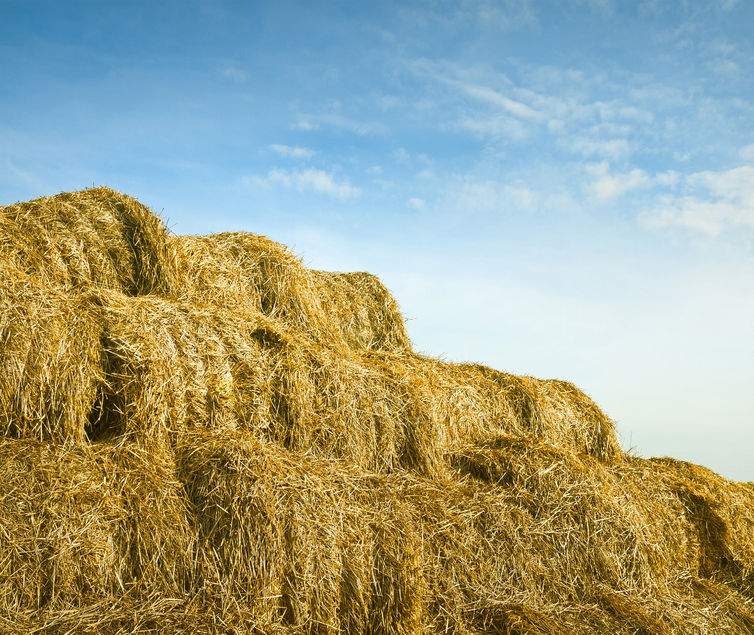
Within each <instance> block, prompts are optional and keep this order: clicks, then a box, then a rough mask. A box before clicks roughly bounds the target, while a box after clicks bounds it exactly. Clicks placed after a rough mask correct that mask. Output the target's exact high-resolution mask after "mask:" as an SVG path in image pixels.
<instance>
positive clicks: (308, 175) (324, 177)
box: [251, 169, 361, 201]
mask: <svg viewBox="0 0 754 635" xmlns="http://www.w3.org/2000/svg"><path fill="white" fill-rule="evenodd" d="M251 181H252V182H253V183H254V184H256V185H261V186H265V187H269V186H271V185H282V186H283V187H286V188H290V189H295V190H298V191H299V192H305V191H312V192H317V193H319V194H325V195H327V196H331V197H333V198H336V199H339V200H342V201H345V200H350V199H354V198H358V197H359V196H360V195H361V190H360V189H359V188H358V187H355V186H353V185H351V184H350V183H348V182H347V181H341V182H338V181H336V180H335V178H334V177H333V175H332V174H330V173H329V172H325V171H324V170H315V169H309V170H270V171H269V172H268V173H267V175H266V176H264V177H259V176H256V177H252V179H251Z"/></svg>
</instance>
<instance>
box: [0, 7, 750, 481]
mask: <svg viewBox="0 0 754 635" xmlns="http://www.w3.org/2000/svg"><path fill="white" fill-rule="evenodd" d="M157 4H159V6H156V5H157ZM752 32H754V2H752V0H739V1H736V0H717V1H712V0H696V1H693V2H691V1H688V2H683V1H674V2H670V1H668V2H661V1H658V0H655V1H651V0H645V1H639V2H631V3H628V2H618V1H617V0H615V1H613V0H571V1H565V2H533V1H527V0H500V1H498V2H478V1H471V0H469V1H464V0H459V1H455V2H400V3H398V2H383V3H343V2H326V3H325V2H315V3H304V2H301V3H295V2H255V3H249V2H237V3H231V2H212V1H206V2H204V1H202V2H192V1H187V2H161V3H150V2H107V3H105V2H102V3H96V2H66V3H56V2H10V1H8V0H0V204H5V203H10V202H14V201H17V200H26V199H30V198H34V197H37V196H41V195H46V194H53V193H56V192H59V191H61V190H75V189H81V188H83V187H87V186H90V185H92V184H106V185H109V186H111V187H114V188H116V189H119V190H121V191H124V192H126V193H129V194H131V195H133V196H136V197H137V198H139V199H140V200H142V201H143V202H145V203H146V204H148V205H150V206H151V207H152V208H153V209H154V210H155V211H157V212H159V213H161V214H162V215H163V217H164V218H166V219H167V220H168V223H169V225H170V227H171V228H172V229H173V231H175V232H178V233H208V232H214V231H224V230H247V231H253V232H257V233H262V234H266V235H268V236H270V237H272V238H273V239H276V240H279V241H281V242H284V243H286V244H288V245H290V246H291V247H292V248H293V249H294V250H295V251H296V252H297V253H299V254H300V255H301V256H302V257H303V258H304V260H305V262H306V264H307V265H309V266H312V267H316V268H320V269H334V270H367V271H372V272H373V273H376V274H377V275H379V276H380V277H381V278H382V279H383V280H384V281H385V283H386V284H387V285H388V287H389V288H390V289H391V290H392V291H393V293H394V294H395V295H396V297H397V298H398V301H399V303H400V305H401V307H402V309H403V311H404V313H405V314H406V316H407V318H408V327H409V331H410V334H411V336H412V339H413V341H414V343H415V345H416V347H417V348H418V349H420V350H422V351H424V352H427V353H430V354H433V355H441V356H444V357H445V358H447V359H450V360H474V361H479V362H482V363H485V364H489V365H491V366H494V367H497V368H501V369H505V370H509V371H513V372H517V373H525V374H532V375H536V376H540V377H559V378H564V379H568V380H571V381H573V382H575V383H576V384H577V385H579V386H580V387H582V388H583V389H584V390H585V391H586V392H588V393H589V394H590V395H591V396H592V397H593V398H594V399H595V400H596V401H597V402H598V403H599V404H600V405H601V406H602V407H603V408H604V409H605V410H606V412H607V413H608V414H609V415H610V416H611V417H613V419H615V421H616V422H617V425H618V429H619V432H620V435H621V438H622V441H623V444H624V447H631V448H633V449H634V451H635V452H637V453H639V454H642V455H648V456H650V455H651V456H656V455H669V456H674V457H678V458H683V459H687V460H691V461H693V462H697V463H701V464H703V465H707V466H709V467H711V468H712V469H714V470H716V471H718V472H720V473H722V474H724V475H726V476H729V477H732V478H737V479H741V480H749V481H754V458H753V457H754V39H753V38H752V37H751V33H752Z"/></svg>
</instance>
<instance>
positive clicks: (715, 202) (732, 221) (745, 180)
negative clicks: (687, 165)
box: [640, 165, 754, 236]
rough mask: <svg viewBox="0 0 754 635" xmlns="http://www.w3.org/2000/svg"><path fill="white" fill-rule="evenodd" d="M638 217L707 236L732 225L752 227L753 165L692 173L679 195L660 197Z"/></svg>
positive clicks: (649, 223) (651, 223) (648, 223)
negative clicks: (649, 208)
mask: <svg viewBox="0 0 754 635" xmlns="http://www.w3.org/2000/svg"><path fill="white" fill-rule="evenodd" d="M640 219H641V221H642V223H643V224H644V225H646V226H648V227H654V228H668V227H674V226H676V227H683V228H686V229H689V230H692V231H697V232H701V233H704V234H707V235H709V236H717V235H718V234H720V233H721V232H722V231H724V230H725V229H729V228H733V227H745V228H748V229H753V230H754V166H751V165H743V166H739V167H737V168H733V169H731V170H724V171H704V172H697V173H694V174H691V175H689V176H688V177H687V178H686V179H685V181H684V192H683V193H682V195H680V196H673V195H664V196H662V197H660V199H659V201H658V203H657V204H656V205H655V206H654V207H653V208H652V209H651V210H649V211H647V212H645V213H644V214H642V215H641V217H640Z"/></svg>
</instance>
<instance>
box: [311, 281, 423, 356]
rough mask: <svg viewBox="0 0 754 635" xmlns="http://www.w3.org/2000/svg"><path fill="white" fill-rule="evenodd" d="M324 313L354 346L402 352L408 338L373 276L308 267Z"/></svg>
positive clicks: (408, 344)
mask: <svg viewBox="0 0 754 635" xmlns="http://www.w3.org/2000/svg"><path fill="white" fill-rule="evenodd" d="M310 273H311V275H312V277H313V278H314V284H315V287H316V289H317V294H318V296H319V298H320V303H321V306H322V309H323V310H324V312H325V315H327V316H328V317H329V319H330V320H333V321H334V322H335V326H336V327H337V329H338V330H339V331H340V334H341V336H342V337H343V339H344V340H345V342H346V343H347V344H348V345H349V346H351V347H352V348H355V349H366V350H382V351H391V352H402V351H410V350H411V340H409V337H408V333H407V332H406V325H405V322H404V320H403V316H402V315H401V312H400V309H399V308H398V303H397V302H396V301H395V298H394V297H393V296H392V295H391V293H390V291H388V290H387V288H386V287H385V285H383V284H382V282H381V281H380V279H379V278H378V277H377V276H373V275H372V274H371V273H365V272H355V273H339V272H331V271H316V270H312V271H311V272H310Z"/></svg>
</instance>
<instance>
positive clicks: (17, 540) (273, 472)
mask: <svg viewBox="0 0 754 635" xmlns="http://www.w3.org/2000/svg"><path fill="white" fill-rule="evenodd" d="M0 270H1V271H2V274H3V275H2V277H0V631H4V630H6V631H9V632H20V631H34V630H35V629H37V630H39V629H41V630H44V631H46V632H154V631H158V632H186V633H189V632H197V631H198V632H259V633H274V632H281V633H283V632H285V633H294V632H296V633H298V632H322V633H336V632H341V633H419V632H438V633H440V632H442V633H449V632H456V633H479V632H496V633H498V632H499V633H524V632H526V633H529V632H538V633H562V632H573V633H578V632H605V633H608V632H609V633H636V632H648V633H649V632H651V633H663V632H668V633H670V632H712V631H717V632H746V630H747V629H749V630H752V629H754V615H752V603H754V588H753V587H754V513H753V512H752V510H754V487H753V486H751V485H750V484H749V485H746V484H737V483H731V482H729V481H726V480H725V479H722V478H721V477H718V476H717V475H714V474H713V473H711V472H709V471H707V470H704V469H703V468H698V467H696V466H691V465H688V464H684V463H680V462H674V461H670V460H643V459H638V458H635V457H631V456H628V455H625V454H624V453H623V452H622V451H621V450H620V447H619V445H618V443H617V439H616V435H615V430H614V426H613V423H612V422H611V421H610V419H609V418H608V417H606V416H605V414H604V413H603V412H602V411H601V410H600V409H599V407H598V406H597V405H596V404H594V402H593V401H591V399H589V397H587V396H586V395H584V394H583V393H582V392H581V391H579V390H578V389H577V388H576V387H574V386H573V385H571V384H569V383H567V382H562V381H555V380H540V379H535V378H531V377H518V376H514V375H510V374H507V373H503V372H500V371H496V370H494V369H490V368H486V367H483V366H478V365H469V364H449V363H445V362H441V361H439V360H435V359H432V358H428V357H424V356H421V355H418V354H416V353H415V352H414V351H413V350H412V348H411V345H410V342H409V340H408V337H407V335H406V330H405V326H404V323H403V320H402V318H401V316H400V312H399V310H398V307H397V304H396V302H395V300H394V299H393V298H392V297H391V296H390V294H389V292H388V291H387V290H386V289H385V287H384V286H383V285H382V284H381V283H380V282H379V280H377V279H376V278H374V277H373V276H370V275H369V274H362V273H357V274H343V273H329V272H320V271H313V270H309V269H307V268H305V267H304V266H303V265H302V263H301V262H300V261H299V260H298V259H297V258H296V257H295V256H293V254H291V253H290V252H289V251H288V250H287V249H286V248H284V247H283V246H281V245H279V244H277V243H274V242H272V241H270V240H269V239H266V238H264V237H261V236H256V235H254V234H245V233H235V234H219V235H215V236H204V237H186V236H170V235H169V234H168V232H167V231H166V229H165V227H164V225H163V224H162V222H161V221H160V220H159V219H158V218H157V217H156V216H154V215H153V214H152V213H151V212H150V211H149V210H148V209H147V208H146V207H144V206H143V205H141V204H140V203H138V202H137V201H135V200H134V199H131V198H129V197H127V196H124V195H121V194H118V193H117V192H114V191H112V190H108V189H106V188H97V189H93V190H86V191H84V192H78V193H74V194H62V195H59V196H55V197H48V198H44V199H39V200H37V201H32V202H30V203H19V204H16V205H12V206H9V207H4V208H0Z"/></svg>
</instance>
